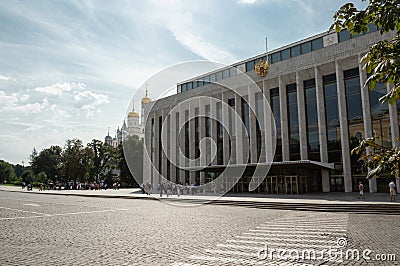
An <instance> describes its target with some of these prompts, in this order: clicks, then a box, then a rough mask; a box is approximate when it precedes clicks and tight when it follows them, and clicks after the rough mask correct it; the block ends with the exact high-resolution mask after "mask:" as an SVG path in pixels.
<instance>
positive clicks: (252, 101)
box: [247, 85, 257, 163]
mask: <svg viewBox="0 0 400 266" xmlns="http://www.w3.org/2000/svg"><path fill="white" fill-rule="evenodd" d="M252 86H255V85H252ZM252 86H250V85H249V86H248V87H247V95H248V105H249V131H250V132H248V134H249V139H250V142H249V144H250V150H249V152H250V162H251V163H256V162H257V135H256V118H255V116H254V114H253V112H255V111H256V95H255V93H254V89H252Z"/></svg>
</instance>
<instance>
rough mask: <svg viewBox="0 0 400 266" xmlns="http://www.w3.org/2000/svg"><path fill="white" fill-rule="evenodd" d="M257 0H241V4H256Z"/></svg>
mask: <svg viewBox="0 0 400 266" xmlns="http://www.w3.org/2000/svg"><path fill="white" fill-rule="evenodd" d="M256 2H257V0H239V1H238V3H239V4H255V3H256Z"/></svg>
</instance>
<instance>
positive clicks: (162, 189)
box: [160, 182, 164, 197]
mask: <svg viewBox="0 0 400 266" xmlns="http://www.w3.org/2000/svg"><path fill="white" fill-rule="evenodd" d="M163 191H164V184H163V183H162V182H161V183H160V197H162V193H163Z"/></svg>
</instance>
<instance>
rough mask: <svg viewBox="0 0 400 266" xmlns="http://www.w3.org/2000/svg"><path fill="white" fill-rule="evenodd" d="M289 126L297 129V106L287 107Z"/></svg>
mask: <svg viewBox="0 0 400 266" xmlns="http://www.w3.org/2000/svg"><path fill="white" fill-rule="evenodd" d="M289 124H290V127H297V126H298V125H299V119H298V112H297V105H291V106H289Z"/></svg>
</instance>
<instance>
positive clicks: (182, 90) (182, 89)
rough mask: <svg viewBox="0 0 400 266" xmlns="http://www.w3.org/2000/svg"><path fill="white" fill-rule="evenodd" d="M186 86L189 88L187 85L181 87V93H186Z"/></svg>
mask: <svg viewBox="0 0 400 266" xmlns="http://www.w3.org/2000/svg"><path fill="white" fill-rule="evenodd" d="M186 86H187V85H186V83H185V84H182V85H181V92H184V91H186Z"/></svg>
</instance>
